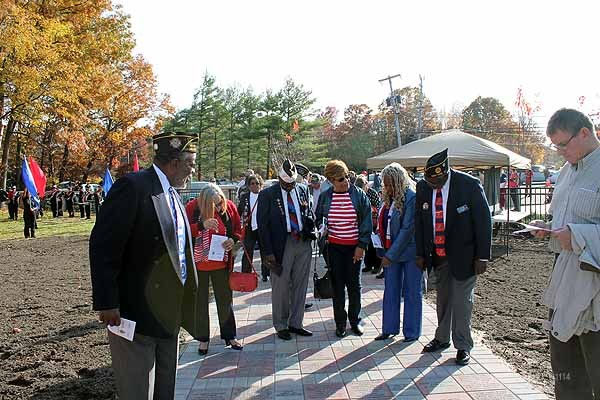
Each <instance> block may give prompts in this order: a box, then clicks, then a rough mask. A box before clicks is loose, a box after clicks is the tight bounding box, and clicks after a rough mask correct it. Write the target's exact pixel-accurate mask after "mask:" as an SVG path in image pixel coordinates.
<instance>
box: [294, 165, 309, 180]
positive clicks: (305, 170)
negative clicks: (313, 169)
mask: <svg viewBox="0 0 600 400" xmlns="http://www.w3.org/2000/svg"><path fill="white" fill-rule="evenodd" d="M296 171H298V173H299V174H300V175H302V177H303V178H306V177H307V176H308V173H309V172H310V171H309V170H308V167H306V166H305V165H304V164H300V163H296Z"/></svg>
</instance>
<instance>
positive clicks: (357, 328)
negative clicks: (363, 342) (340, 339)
mask: <svg viewBox="0 0 600 400" xmlns="http://www.w3.org/2000/svg"><path fill="white" fill-rule="evenodd" d="M351 329H352V332H354V334H355V335H357V336H362V335H363V333H365V329H364V328H363V327H362V326H361V325H360V324H357V325H352V326H351Z"/></svg>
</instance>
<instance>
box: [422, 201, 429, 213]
mask: <svg viewBox="0 0 600 400" xmlns="http://www.w3.org/2000/svg"><path fill="white" fill-rule="evenodd" d="M423 210H425V211H427V210H429V203H423Z"/></svg>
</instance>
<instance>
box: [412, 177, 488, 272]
mask: <svg viewBox="0 0 600 400" xmlns="http://www.w3.org/2000/svg"><path fill="white" fill-rule="evenodd" d="M432 195H433V191H432V189H431V187H429V185H427V182H425V181H424V180H421V181H419V183H417V198H416V203H415V212H416V218H415V235H416V243H417V256H420V257H424V258H425V262H426V265H427V266H431V265H432V264H431V263H432V256H433V252H434V244H433V236H434V232H433V216H432V211H431V209H432V207H435V204H431V203H432V200H431V199H432ZM445 233H446V256H447V257H448V264H449V266H450V272H451V273H452V275H453V276H454V277H455V278H456V279H458V280H465V279H467V278H469V277H471V276H473V275H475V270H474V267H473V261H474V260H475V259H483V260H489V259H490V256H491V248H492V215H491V213H490V209H489V206H488V202H487V199H486V198H485V194H484V192H483V187H482V186H481V183H480V182H479V179H476V178H474V177H472V176H471V175H468V174H465V173H464V172H460V171H456V170H454V169H451V177H450V188H449V191H448V201H447V203H446V224H445Z"/></svg>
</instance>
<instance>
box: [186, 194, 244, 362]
mask: <svg viewBox="0 0 600 400" xmlns="http://www.w3.org/2000/svg"><path fill="white" fill-rule="evenodd" d="M185 211H186V213H187V217H188V219H189V221H190V228H191V231H192V236H193V237H194V238H195V244H194V261H195V263H196V269H197V270H198V312H200V313H201V314H202V315H206V318H201V319H200V324H201V325H200V329H201V332H202V335H201V336H200V337H198V338H196V339H198V341H199V342H200V344H199V346H198V353H200V354H203V355H204V354H206V353H208V342H209V339H210V322H209V318H208V315H209V311H208V281H209V279H210V280H211V282H212V287H213V293H214V296H215V301H216V303H217V313H218V315H219V326H220V328H221V339H223V340H225V344H226V346H229V347H231V348H232V349H234V350H241V349H242V344H241V343H240V342H239V341H238V340H237V339H236V338H235V336H236V327H235V317H234V316H233V300H232V293H231V289H230V288H229V271H230V265H231V264H230V263H232V262H233V260H232V252H231V249H232V248H233V244H234V243H235V242H237V241H238V240H239V238H240V234H241V227H240V215H239V214H238V212H237V209H236V207H235V205H234V204H233V202H231V201H230V200H227V199H226V198H225V195H224V194H223V191H222V190H221V189H220V188H219V187H218V186H217V185H215V184H212V183H210V184H208V185H207V186H205V187H204V188H203V189H202V190H201V191H200V194H199V195H198V198H197V199H196V200H195V201H190V202H189V203H188V204H187V205H186V207H185ZM219 239H220V240H224V241H223V243H222V246H223V248H224V249H225V254H224V256H223V257H222V259H221V258H219V259H218V260H215V255H214V254H213V255H210V254H209V253H210V244H211V242H212V241H213V240H219Z"/></svg>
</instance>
